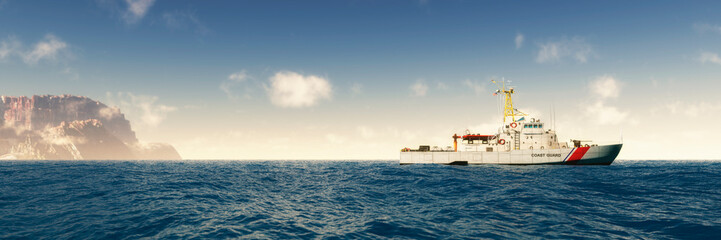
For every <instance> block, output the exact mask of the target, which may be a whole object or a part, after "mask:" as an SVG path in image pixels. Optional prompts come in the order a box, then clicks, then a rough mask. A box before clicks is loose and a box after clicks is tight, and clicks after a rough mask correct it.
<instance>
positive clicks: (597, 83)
mask: <svg viewBox="0 0 721 240" xmlns="http://www.w3.org/2000/svg"><path fill="white" fill-rule="evenodd" d="M588 87H589V88H590V89H591V92H592V93H594V94H595V95H596V96H597V97H599V98H601V99H606V98H617V97H618V96H619V94H620V93H621V83H620V82H619V81H617V80H616V79H615V78H613V77H611V76H609V75H603V76H600V77H597V78H596V79H595V80H593V81H591V83H590V84H589V85H588Z"/></svg>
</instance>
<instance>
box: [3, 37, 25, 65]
mask: <svg viewBox="0 0 721 240" xmlns="http://www.w3.org/2000/svg"><path fill="white" fill-rule="evenodd" d="M21 47H22V44H21V43H20V41H18V40H17V38H15V36H9V37H8V38H7V39H5V40H3V41H2V42H0V60H2V59H5V58H7V57H10V56H12V55H15V54H19V53H20V51H21V50H20V48H21Z"/></svg>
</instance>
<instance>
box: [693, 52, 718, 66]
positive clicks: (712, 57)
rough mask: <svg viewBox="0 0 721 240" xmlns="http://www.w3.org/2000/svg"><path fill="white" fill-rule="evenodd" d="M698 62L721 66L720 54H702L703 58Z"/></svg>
mask: <svg viewBox="0 0 721 240" xmlns="http://www.w3.org/2000/svg"><path fill="white" fill-rule="evenodd" d="M698 60H699V61H700V62H701V63H707V62H710V63H715V64H719V65H721V58H719V56H718V54H716V53H712V52H704V53H701V56H699V58H698Z"/></svg>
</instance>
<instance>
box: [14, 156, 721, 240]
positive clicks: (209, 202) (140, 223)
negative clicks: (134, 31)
mask: <svg viewBox="0 0 721 240" xmlns="http://www.w3.org/2000/svg"><path fill="white" fill-rule="evenodd" d="M146 237H147V238H237V237H244V238H272V239H287V238H301V239H315V238H323V239H325V238H330V239H345V238H410V239H437V238H454V239H455V238H512V239H519V238H521V239H526V238H537V237H541V238H563V239H569V238H584V239H585V238H597V239H608V238H654V239H656V238H682V239H689V238H700V239H719V238H721V162H692V161H617V162H616V163H614V164H613V165H611V166H442V165H410V166H400V165H398V163H397V162H393V161H387V162H386V161H382V162H378V161H373V162H345V161H321V162H313V161H268V162H253V161H251V162H244V161H180V162H162V161H160V162H158V161H130V162H122V161H107V162H103V161H77V162H72V161H62V162H56V161H31V162H26V161H0V238H2V239H15V238H33V239H35V238H49V239H80V238H83V239H84V238H104V239H137V238H146Z"/></svg>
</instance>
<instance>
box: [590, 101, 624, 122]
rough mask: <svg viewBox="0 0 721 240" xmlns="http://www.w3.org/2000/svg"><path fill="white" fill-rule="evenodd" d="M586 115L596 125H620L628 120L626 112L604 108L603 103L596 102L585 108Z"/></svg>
mask: <svg viewBox="0 0 721 240" xmlns="http://www.w3.org/2000/svg"><path fill="white" fill-rule="evenodd" d="M585 109H586V115H587V116H589V117H590V118H592V119H593V120H594V121H595V122H596V123H597V124H601V125H605V124H611V125H614V124H620V123H623V122H625V121H626V119H627V118H628V112H622V111H620V110H618V108H616V107H613V106H606V103H605V102H604V101H596V103H594V104H592V105H587V106H585Z"/></svg>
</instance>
